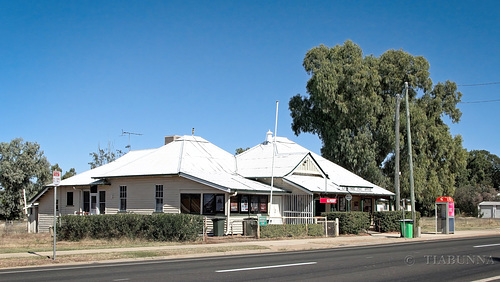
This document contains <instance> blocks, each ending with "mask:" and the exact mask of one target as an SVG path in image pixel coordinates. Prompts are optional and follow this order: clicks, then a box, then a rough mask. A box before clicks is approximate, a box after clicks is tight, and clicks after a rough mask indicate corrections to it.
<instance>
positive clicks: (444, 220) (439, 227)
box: [435, 197, 455, 234]
mask: <svg viewBox="0 0 500 282" xmlns="http://www.w3.org/2000/svg"><path fill="white" fill-rule="evenodd" d="M435 207H436V233H438V232H441V233H443V234H450V233H451V234H453V233H455V202H453V198H452V197H438V198H437V199H436V206H435Z"/></svg>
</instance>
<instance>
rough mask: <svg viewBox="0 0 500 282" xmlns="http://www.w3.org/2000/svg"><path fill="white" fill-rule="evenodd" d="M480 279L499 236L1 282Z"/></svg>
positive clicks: (6, 277)
mask: <svg viewBox="0 0 500 282" xmlns="http://www.w3.org/2000/svg"><path fill="white" fill-rule="evenodd" d="M480 279H493V280H497V281H498V280H500V238H499V237H498V236H495V237H478V238H467V239H453V240H446V241H445V240H439V241H415V242H407V243H398V244H390V245H377V246H358V247H349V248H336V249H323V250H311V251H300V252H284V253H266V254H251V255H246V256H244V255H240V256H223V257H204V258H191V259H170V260H153V261H151V260H148V261H134V262H125V263H108V264H106V263H98V264H90V265H88V264H87V265H69V266H68V265H67V266H57V267H37V268H22V269H10V270H9V269H4V270H0V281H256V280H266V281H268V280H274V281H306V280H307V281H320V280H321V281H325V280H327V281H362V280H368V281H474V280H480ZM493 280H489V281H493ZM485 281H486V280H485Z"/></svg>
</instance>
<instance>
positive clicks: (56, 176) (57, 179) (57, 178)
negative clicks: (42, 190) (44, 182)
mask: <svg viewBox="0 0 500 282" xmlns="http://www.w3.org/2000/svg"><path fill="white" fill-rule="evenodd" d="M52 183H53V184H54V185H56V186H58V185H59V184H61V172H60V171H57V170H55V171H54V172H52Z"/></svg>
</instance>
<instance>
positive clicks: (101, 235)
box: [57, 214, 203, 241]
mask: <svg viewBox="0 0 500 282" xmlns="http://www.w3.org/2000/svg"><path fill="white" fill-rule="evenodd" d="M202 221H203V220H202V217H201V216H197V215H189V214H153V215H138V214H116V215H92V216H74V215H64V216H62V217H61V225H60V226H59V227H58V233H57V235H58V238H59V239H61V240H69V241H77V240H81V239H83V238H92V239H111V238H124V237H125V238H129V239H147V240H154V241H193V240H195V239H196V238H197V236H198V234H200V233H201V232H202V226H203V224H202Z"/></svg>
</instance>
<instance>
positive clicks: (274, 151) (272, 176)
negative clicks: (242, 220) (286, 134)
mask: <svg viewBox="0 0 500 282" xmlns="http://www.w3.org/2000/svg"><path fill="white" fill-rule="evenodd" d="M279 103H280V102H279V101H276V122H275V124H274V138H273V160H272V164H271V198H270V199H269V203H270V204H269V209H270V211H269V216H273V215H274V212H273V210H272V208H273V187H274V155H276V135H277V134H278V106H279ZM271 221H272V219H271Z"/></svg>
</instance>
